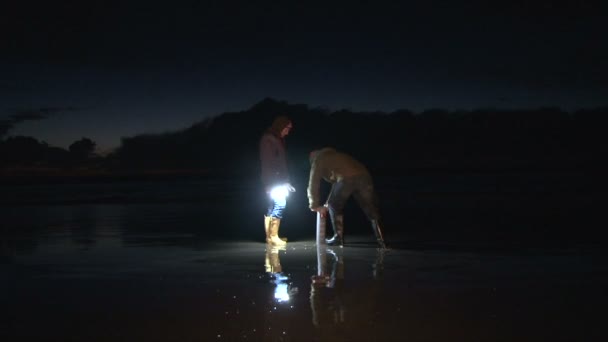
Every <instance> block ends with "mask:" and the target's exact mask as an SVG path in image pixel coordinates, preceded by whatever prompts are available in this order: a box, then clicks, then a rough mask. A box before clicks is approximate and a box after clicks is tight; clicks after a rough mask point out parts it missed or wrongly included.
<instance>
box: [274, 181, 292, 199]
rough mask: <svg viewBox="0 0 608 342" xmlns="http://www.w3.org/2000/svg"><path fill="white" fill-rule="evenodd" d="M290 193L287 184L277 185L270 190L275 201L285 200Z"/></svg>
mask: <svg viewBox="0 0 608 342" xmlns="http://www.w3.org/2000/svg"><path fill="white" fill-rule="evenodd" d="M288 195H289V186H288V185H287V184H283V185H277V186H275V187H274V188H272V190H270V198H272V199H273V200H275V201H284V200H285V199H286V198H287V196H288Z"/></svg>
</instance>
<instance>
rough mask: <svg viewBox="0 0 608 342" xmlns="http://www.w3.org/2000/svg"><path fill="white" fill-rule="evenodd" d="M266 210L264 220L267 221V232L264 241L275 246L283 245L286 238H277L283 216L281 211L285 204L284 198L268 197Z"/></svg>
mask: <svg viewBox="0 0 608 342" xmlns="http://www.w3.org/2000/svg"><path fill="white" fill-rule="evenodd" d="M268 203H269V205H268V211H267V213H266V217H265V220H267V221H266V222H268V228H267V229H268V234H267V236H268V237H267V239H266V242H268V243H272V244H273V245H275V246H285V242H286V241H287V239H286V238H279V227H280V226H281V219H282V218H283V211H284V210H285V207H286V206H287V199H286V198H279V199H269V202H268Z"/></svg>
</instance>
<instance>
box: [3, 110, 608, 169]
mask: <svg viewBox="0 0 608 342" xmlns="http://www.w3.org/2000/svg"><path fill="white" fill-rule="evenodd" d="M607 114H608V109H607V108H596V109H587V110H579V111H577V112H574V113H568V112H565V111H562V110H560V109H557V108H541V109H534V110H495V109H487V110H486V109H480V110H474V111H446V110H441V109H433V110H427V111H424V112H422V113H413V112H410V111H407V110H399V111H395V112H392V113H384V112H352V111H349V110H339V111H334V112H331V111H329V110H326V109H323V108H310V107H309V106H307V105H302V104H289V103H286V102H282V101H276V100H273V99H265V100H263V101H261V102H260V103H258V104H256V105H254V106H253V107H252V108H250V109H248V110H245V111H241V112H233V113H224V114H222V115H219V116H218V117H215V118H212V119H206V120H203V121H201V122H198V123H195V124H194V125H192V126H191V127H189V128H187V129H184V130H181V131H176V132H172V133H165V134H144V135H137V136H133V137H127V138H123V139H122V143H121V146H120V147H119V148H118V149H117V150H116V151H115V152H114V153H112V154H110V155H108V156H106V157H105V158H101V157H99V156H95V155H94V154H93V153H92V151H93V148H94V144H95V143H94V142H92V141H90V140H89V139H86V138H83V139H82V140H81V141H78V142H75V143H74V144H72V146H70V149H69V150H64V149H60V148H56V147H50V146H48V145H46V144H45V143H41V142H38V141H37V140H36V139H34V138H30V137H9V138H7V139H5V140H4V141H2V142H1V143H0V154H1V156H2V158H1V159H0V160H1V162H0V163H1V164H0V165H1V166H11V165H42V166H51V167H52V166H54V167H74V166H79V165H80V166H81V165H84V164H86V165H94V166H95V167H98V168H103V169H106V170H114V171H127V170H129V171H142V170H206V171H207V172H212V173H217V174H230V175H236V174H240V175H257V170H258V167H259V165H258V164H259V160H258V140H259V138H260V135H261V134H262V132H263V131H264V130H265V129H266V128H267V127H268V126H269V125H270V123H271V122H272V120H273V118H274V117H275V116H277V115H288V116H289V117H290V118H292V120H293V122H294V129H293V130H292V132H291V135H290V136H289V137H288V138H287V143H288V153H289V157H290V162H291V164H292V165H293V167H294V168H295V169H300V168H302V169H306V168H307V167H308V160H307V158H308V153H309V152H310V151H311V150H312V149H314V148H319V147H323V146H333V147H336V148H338V149H341V150H344V151H346V152H349V153H351V154H353V155H354V156H356V157H357V158H359V159H361V160H362V161H364V162H365V163H366V164H367V165H368V166H369V167H370V168H372V169H374V173H380V172H383V173H392V172H399V171H400V170H404V169H416V168H426V169H432V168H438V169H443V170H447V169H452V170H460V169H468V170H470V169H482V170H483V169H488V170H500V169H513V168H585V169H587V168H596V167H599V166H601V165H603V161H604V159H605V158H606V157H605V155H606V153H605V151H606V147H607V143H606V138H605V134H604V128H605V127H606V125H605V122H606V117H607Z"/></svg>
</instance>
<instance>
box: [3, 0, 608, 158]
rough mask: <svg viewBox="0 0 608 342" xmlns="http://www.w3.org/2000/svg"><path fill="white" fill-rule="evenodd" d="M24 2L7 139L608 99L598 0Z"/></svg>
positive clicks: (9, 41) (582, 104)
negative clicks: (253, 118)
mask: <svg viewBox="0 0 608 342" xmlns="http://www.w3.org/2000/svg"><path fill="white" fill-rule="evenodd" d="M14 3H16V4H4V5H0V9H1V10H0V49H1V51H2V53H1V54H0V75H1V77H0V110H1V112H0V123H3V125H2V126H0V127H2V130H0V134H3V137H6V136H10V135H29V136H33V137H35V138H37V139H39V140H43V141H46V142H47V143H49V144H50V145H53V146H59V147H67V146H68V145H69V144H70V143H71V142H73V141H75V140H77V139H80V138H81V137H83V136H86V137H89V138H91V139H93V140H94V141H95V142H97V144H98V146H99V147H100V148H101V150H104V149H108V148H111V147H116V146H118V145H119V144H120V137H121V136H133V135H136V134H141V133H162V132H165V131H174V130H178V129H182V128H186V127H189V126H190V125H192V124H193V123H195V122H198V121H200V120H203V119H204V118H207V117H210V116H214V115H218V114H221V113H223V112H227V111H241V110H246V109H248V108H250V107H251V106H253V105H254V104H255V103H257V102H259V101H261V100H262V99H264V98H266V97H271V98H274V99H277V100H283V101H288V102H290V103H304V104H308V105H310V106H311V107H326V108H328V109H330V110H338V109H343V108H346V109H351V110H354V111H363V110H371V111H374V110H381V111H393V110H397V109H409V110H412V111H415V112H420V111H423V110H425V109H431V108H445V109H449V110H455V109H465V110H466V109H475V108H488V107H494V108H501V109H502V108H504V109H507V108H538V107H541V106H552V107H560V108H562V109H564V110H569V111H570V110H576V109H578V108H590V107H598V106H605V105H607V104H608V100H607V99H608V63H607V62H606V61H608V39H607V38H606V37H607V35H606V33H608V32H607V31H608V29H607V28H606V27H607V26H608V25H606V24H605V23H604V21H605V18H606V14H608V12H607V11H606V5H597V4H596V2H590V1H571V2H569V3H568V4H566V5H562V4H560V5H557V4H553V2H552V1H540V2H539V1H536V2H532V1H518V0H513V1H504V2H502V4H501V2H491V1H489V2H481V1H479V2H466V3H464V2H460V3H456V2H448V1H446V3H449V5H447V4H445V3H444V2H441V1H430V0H427V1H420V4H415V5H414V4H410V3H409V2H407V1H400V2H397V1H395V2H391V3H388V4H387V3H385V4H382V5H381V2H379V1H371V2H368V1H365V2H357V1H351V2H348V3H344V2H340V3H332V2H325V3H321V4H319V5H315V4H314V3H313V2H310V1H298V2H287V1H283V2H276V3H275V4H271V3H268V2H259V1H239V2H235V1H213V2H207V1H190V2H178V1H167V2H164V3H160V2H149V1H146V2H134V1H126V0H125V1H121V2H118V3H116V4H113V3H112V2H109V1H69V2H61V1H40V2H31V1H14ZM598 3H599V2H598ZM372 4H373V5H372Z"/></svg>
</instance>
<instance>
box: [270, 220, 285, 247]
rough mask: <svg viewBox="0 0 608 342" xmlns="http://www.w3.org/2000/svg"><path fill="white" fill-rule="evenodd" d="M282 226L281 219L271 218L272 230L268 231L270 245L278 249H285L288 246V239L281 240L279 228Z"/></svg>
mask: <svg viewBox="0 0 608 342" xmlns="http://www.w3.org/2000/svg"><path fill="white" fill-rule="evenodd" d="M280 225H281V219H279V218H276V217H271V218H270V228H269V229H268V235H269V240H270V241H269V243H271V244H272V245H273V246H276V247H284V246H285V245H286V244H287V239H285V240H282V239H280V238H279V226H280Z"/></svg>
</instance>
